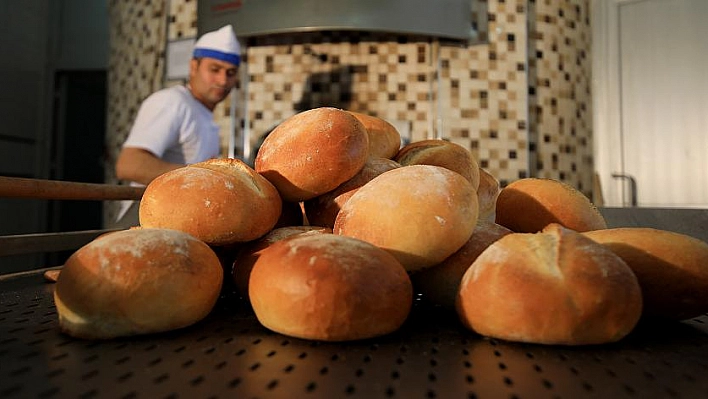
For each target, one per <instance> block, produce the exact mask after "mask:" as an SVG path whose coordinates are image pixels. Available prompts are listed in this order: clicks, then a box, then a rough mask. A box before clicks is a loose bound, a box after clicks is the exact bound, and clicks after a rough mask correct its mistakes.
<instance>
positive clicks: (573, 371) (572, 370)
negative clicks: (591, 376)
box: [568, 367, 580, 375]
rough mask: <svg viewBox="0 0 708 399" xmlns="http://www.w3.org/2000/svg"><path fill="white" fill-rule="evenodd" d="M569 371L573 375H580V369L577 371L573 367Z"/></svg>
mask: <svg viewBox="0 0 708 399" xmlns="http://www.w3.org/2000/svg"><path fill="white" fill-rule="evenodd" d="M568 370H570V372H571V373H573V374H574V375H578V374H580V371H579V370H578V369H576V368H575V367H571V368H569V369H568Z"/></svg>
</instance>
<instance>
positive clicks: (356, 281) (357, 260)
mask: <svg viewBox="0 0 708 399" xmlns="http://www.w3.org/2000/svg"><path fill="white" fill-rule="evenodd" d="M248 292H249V297H250V299H251V305H252V307H253V310H254V312H255V314H256V317H257V318H258V320H259V321H260V322H261V324H263V326H265V327H266V328H268V329H270V330H273V331H275V332H278V333H281V334H285V335H289V336H293V337H297V338H304V339H314V340H322V341H349V340H359V339H365V338H371V337H376V336H380V335H384V334H388V333H391V332H393V331H395V330H397V329H398V328H400V326H401V325H402V324H403V322H404V321H405V320H406V318H407V317H408V314H409V312H410V309H411V306H412V302H413V288H412V285H411V282H410V278H409V277H408V275H407V274H406V271H405V270H404V269H403V267H402V266H401V264H400V263H398V261H397V260H396V259H395V258H394V257H393V256H391V255H390V254H389V253H387V252H386V251H384V250H381V249H379V248H377V247H375V246H373V245H371V244H368V243H366V242H363V241H360V240H356V239H353V238H350V237H342V236H337V235H333V234H314V235H312V234H311V235H304V234H302V235H297V236H294V237H289V238H286V239H284V240H280V241H278V242H276V243H274V244H272V245H271V246H269V247H268V248H266V249H264V250H263V251H261V253H260V256H259V257H258V259H257V260H256V263H255V265H254V266H253V270H252V271H251V277H250V281H249V288H248Z"/></svg>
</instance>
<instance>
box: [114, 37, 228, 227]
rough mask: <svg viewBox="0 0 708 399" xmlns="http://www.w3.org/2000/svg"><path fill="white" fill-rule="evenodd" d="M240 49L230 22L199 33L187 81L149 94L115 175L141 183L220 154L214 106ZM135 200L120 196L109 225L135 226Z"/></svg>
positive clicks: (224, 93)
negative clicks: (122, 199)
mask: <svg viewBox="0 0 708 399" xmlns="http://www.w3.org/2000/svg"><path fill="white" fill-rule="evenodd" d="M240 55H241V49H240V45H239V42H238V40H237V39H236V35H235V33H234V30H233V27H232V26H231V25H226V26H224V27H222V28H220V29H218V30H216V31H212V32H208V33H205V34H204V35H202V36H201V37H200V38H199V40H197V42H196V43H195V45H194V51H193V54H192V59H191V60H190V62H189V81H188V83H187V84H186V85H177V86H173V87H169V88H165V89H162V90H159V91H157V92H155V93H153V94H151V95H150V96H149V97H148V98H147V99H145V101H143V103H142V104H141V106H140V109H139V110H138V114H137V117H136V119H135V122H134V123H133V126H132V128H131V130H130V133H129V134H128V138H127V139H126V141H125V142H124V143H123V147H122V149H121V152H120V154H119V155H118V160H117V161H116V176H117V177H118V179H121V180H125V181H129V182H130V184H131V185H134V186H145V185H147V184H148V183H150V182H151V181H152V180H153V179H154V178H156V177H157V176H159V175H161V174H163V173H165V172H168V171H170V170H173V169H177V168H180V167H182V166H184V165H187V164H192V163H197V162H202V161H205V160H207V159H210V158H216V157H218V156H219V154H220V146H219V142H220V139H219V126H218V125H217V124H216V123H215V122H214V115H213V111H214V108H215V107H216V105H217V104H218V103H219V102H221V101H223V100H224V99H225V98H226V97H227V96H228V95H229V93H230V92H231V89H233V87H234V86H235V85H236V82H237V79H238V77H237V72H238V66H239V64H240V62H241V58H240ZM138 208H139V203H138V202H137V201H123V202H122V203H121V207H120V209H119V212H118V215H117V218H116V222H115V225H114V226H113V227H123V228H127V227H131V226H137V225H138V224H139V221H138Z"/></svg>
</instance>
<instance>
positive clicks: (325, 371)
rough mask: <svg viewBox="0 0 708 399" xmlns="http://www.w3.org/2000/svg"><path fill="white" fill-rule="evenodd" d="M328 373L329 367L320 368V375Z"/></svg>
mask: <svg viewBox="0 0 708 399" xmlns="http://www.w3.org/2000/svg"><path fill="white" fill-rule="evenodd" d="M328 373H329V368H328V367H327V366H324V367H322V368H321V369H320V375H327V374H328Z"/></svg>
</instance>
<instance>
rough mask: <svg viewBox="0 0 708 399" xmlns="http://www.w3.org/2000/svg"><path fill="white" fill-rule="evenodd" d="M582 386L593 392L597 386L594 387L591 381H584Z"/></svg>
mask: <svg viewBox="0 0 708 399" xmlns="http://www.w3.org/2000/svg"><path fill="white" fill-rule="evenodd" d="M582 387H583V389H584V390H586V391H588V392H592V391H594V390H595V388H593V386H592V385H591V384H590V383H589V382H583V383H582Z"/></svg>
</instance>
